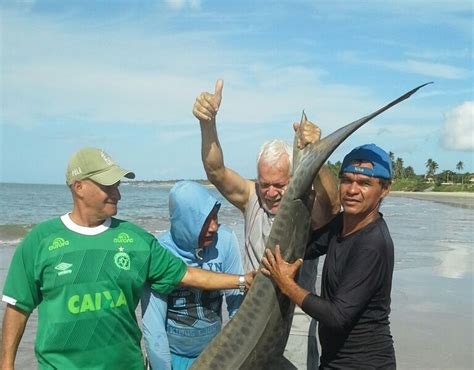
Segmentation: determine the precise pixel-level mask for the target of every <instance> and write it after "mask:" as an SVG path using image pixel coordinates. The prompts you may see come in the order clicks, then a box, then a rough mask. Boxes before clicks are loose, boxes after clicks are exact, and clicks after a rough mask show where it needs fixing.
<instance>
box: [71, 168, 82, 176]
mask: <svg viewBox="0 0 474 370" xmlns="http://www.w3.org/2000/svg"><path fill="white" fill-rule="evenodd" d="M81 173H82V169H81V167H77V168H73V169H72V171H71V175H72V176H77V175H80V174H81Z"/></svg>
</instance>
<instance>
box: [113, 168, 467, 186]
mask: <svg viewBox="0 0 474 370" xmlns="http://www.w3.org/2000/svg"><path fill="white" fill-rule="evenodd" d="M329 165H330V166H331V164H330V163H329ZM330 168H331V167H330ZM331 170H332V171H333V172H334V173H335V174H336V176H337V174H338V173H339V169H337V171H334V168H331ZM465 177H466V178H471V177H473V175H471V174H469V173H468V174H466V175H465ZM444 178H445V177H444ZM251 180H255V179H251ZM442 180H443V179H442V178H439V179H437V181H435V180H430V179H427V178H426V176H424V175H413V176H411V177H406V178H394V179H393V182H392V191H408V192H424V191H433V192H450V193H451V192H471V193H474V182H468V183H460V182H459V183H455V182H452V181H449V182H445V181H442ZM178 181H183V179H177V180H148V181H146V180H125V181H122V184H123V185H131V186H138V187H139V186H147V187H153V186H156V187H172V186H173V185H174V184H176V183H177V182H178ZM191 181H195V182H197V183H199V184H201V185H203V186H209V187H214V185H212V184H211V182H210V181H209V180H202V179H200V180H191Z"/></svg>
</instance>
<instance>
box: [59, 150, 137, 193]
mask: <svg viewBox="0 0 474 370" xmlns="http://www.w3.org/2000/svg"><path fill="white" fill-rule="evenodd" d="M122 177H126V178H128V179H134V178H135V174H134V173H133V172H132V171H128V170H125V169H123V168H121V167H120V166H118V165H117V164H116V163H115V162H114V161H113V160H112V158H111V157H110V156H109V155H108V154H107V153H106V152H104V151H103V150H102V149H97V148H83V149H81V150H79V151H77V152H76V153H74V154H73V155H72V156H71V158H70V159H69V163H68V166H67V172H66V184H67V185H71V184H73V183H74V181H79V180H85V179H90V180H92V181H95V182H97V183H99V184H101V185H106V186H107V185H113V184H115V183H116V182H118V181H120V180H121V179H122Z"/></svg>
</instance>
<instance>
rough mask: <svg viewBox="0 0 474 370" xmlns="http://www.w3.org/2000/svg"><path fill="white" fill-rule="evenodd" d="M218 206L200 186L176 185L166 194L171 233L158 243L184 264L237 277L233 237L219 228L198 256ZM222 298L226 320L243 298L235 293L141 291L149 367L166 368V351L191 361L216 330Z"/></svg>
mask: <svg viewBox="0 0 474 370" xmlns="http://www.w3.org/2000/svg"><path fill="white" fill-rule="evenodd" d="M216 205H217V206H220V203H219V202H218V201H217V199H216V198H215V197H213V196H212V195H211V194H210V192H209V191H208V190H207V189H206V188H204V187H203V186H201V185H199V184H197V183H195V182H192V181H181V182H178V183H177V184H176V185H175V186H173V188H172V189H171V191H170V195H169V211H170V222H171V229H170V230H168V231H166V232H165V233H164V234H162V235H161V236H160V237H159V238H158V240H159V242H160V244H161V245H162V246H163V247H165V248H166V249H168V250H169V251H170V252H171V253H173V254H174V255H176V256H178V257H180V258H181V259H182V260H183V261H184V262H185V263H186V264H187V265H188V266H192V267H198V268H202V269H204V270H210V271H217V272H225V273H230V274H243V268H242V262H241V257H240V251H239V246H238V242H237V238H236V236H235V234H234V233H233V231H232V230H231V229H230V228H228V227H227V226H225V225H219V229H218V231H217V233H216V236H215V239H214V242H213V244H212V245H210V246H209V247H206V248H204V249H203V250H201V251H200V252H199V256H200V257H202V259H201V258H198V257H197V251H198V248H199V244H198V239H199V234H200V233H201V230H202V227H203V225H204V223H205V221H206V219H207V217H208V216H209V214H210V212H211V211H212V209H213V208H214V207H215V206H216ZM223 294H225V296H226V304H227V309H228V313H229V317H233V316H234V315H235V313H236V311H237V309H238V308H239V306H240V304H241V302H242V300H243V295H242V294H241V293H240V292H239V291H238V290H225V291H203V290H200V289H195V288H186V287H182V288H178V289H176V290H174V291H173V292H172V293H170V294H169V295H168V296H166V297H163V296H160V295H159V294H156V293H154V292H150V290H149V289H147V290H146V291H145V293H144V295H143V297H142V315H143V333H144V337H145V346H146V349H147V354H148V358H149V360H150V364H151V366H152V368H153V369H167V368H170V352H171V354H173V362H174V357H175V356H183V357H185V358H188V359H189V358H195V357H197V356H199V354H200V353H201V352H202V350H203V349H204V348H205V347H206V346H207V344H208V343H209V342H210V341H211V340H212V339H213V338H214V337H215V336H216V335H217V334H218V333H219V331H220V330H221V324H222V317H221V306H222V297H223Z"/></svg>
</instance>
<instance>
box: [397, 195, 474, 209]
mask: <svg viewBox="0 0 474 370" xmlns="http://www.w3.org/2000/svg"><path fill="white" fill-rule="evenodd" d="M389 196H393V197H404V198H412V199H419V200H426V201H431V202H437V203H444V204H449V205H452V206H457V207H462V208H469V209H474V193H467V192H452V193H448V192H435V191H425V192H411V191H392V192H390V195H389Z"/></svg>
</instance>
